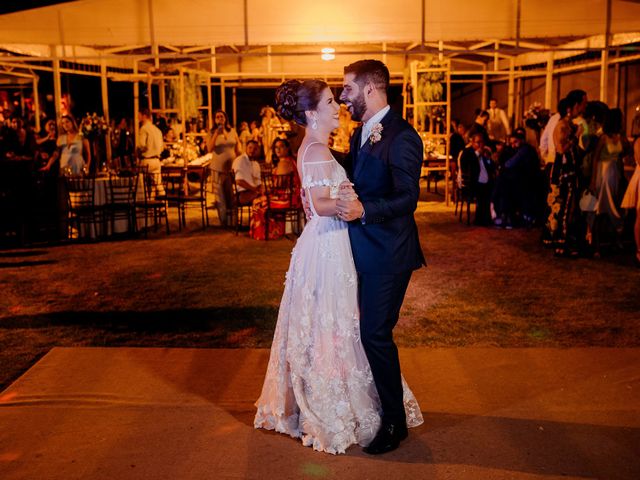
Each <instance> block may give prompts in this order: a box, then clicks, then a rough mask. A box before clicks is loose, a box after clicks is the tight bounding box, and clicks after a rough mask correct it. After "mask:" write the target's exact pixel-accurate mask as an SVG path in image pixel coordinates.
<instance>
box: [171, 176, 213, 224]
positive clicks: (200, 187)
mask: <svg viewBox="0 0 640 480" xmlns="http://www.w3.org/2000/svg"><path fill="white" fill-rule="evenodd" d="M208 177H209V167H204V166H192V167H187V169H186V187H185V188H186V192H185V194H184V195H183V196H182V198H180V199H179V200H178V203H179V205H180V207H181V211H182V221H183V223H184V225H185V226H186V209H187V205H189V204H190V203H191V204H194V203H195V204H198V205H200V211H201V214H202V228H203V229H204V228H206V227H208V226H209V211H208V210H207V179H208Z"/></svg>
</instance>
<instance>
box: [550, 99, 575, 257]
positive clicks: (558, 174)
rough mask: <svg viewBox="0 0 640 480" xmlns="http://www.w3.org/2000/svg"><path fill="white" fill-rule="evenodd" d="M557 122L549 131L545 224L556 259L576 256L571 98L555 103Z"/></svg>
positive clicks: (573, 130)
mask: <svg viewBox="0 0 640 480" xmlns="http://www.w3.org/2000/svg"><path fill="white" fill-rule="evenodd" d="M558 112H560V113H561V115H562V116H561V118H560V120H559V121H558V123H557V125H556V128H555V130H554V131H553V143H554V150H555V155H556V158H555V161H554V163H553V167H552V169H551V192H550V193H549V196H548V202H549V205H550V209H551V213H550V215H549V217H548V220H547V223H546V229H547V233H546V235H547V237H546V240H545V241H546V242H547V243H550V244H552V245H554V246H555V254H556V255H557V256H565V255H566V256H570V257H577V256H578V242H579V233H578V228H577V227H578V218H579V216H578V215H577V212H578V207H577V204H578V161H577V155H578V139H577V130H578V128H577V126H576V125H575V124H574V123H573V119H574V118H575V116H576V115H577V114H578V100H577V98H576V97H575V96H573V97H569V96H567V98H564V99H562V100H560V102H558Z"/></svg>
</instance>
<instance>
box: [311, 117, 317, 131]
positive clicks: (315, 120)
mask: <svg viewBox="0 0 640 480" xmlns="http://www.w3.org/2000/svg"><path fill="white" fill-rule="evenodd" d="M311 128H312V129H314V130H317V129H318V119H317V118H314V119H313V123H312V124H311Z"/></svg>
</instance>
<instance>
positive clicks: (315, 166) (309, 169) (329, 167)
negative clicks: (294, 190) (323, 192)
mask: <svg viewBox="0 0 640 480" xmlns="http://www.w3.org/2000/svg"><path fill="white" fill-rule="evenodd" d="M335 168H336V162H335V161H333V160H327V161H321V162H305V163H303V165H302V172H303V177H302V188H312V187H332V186H335V185H334V184H335V178H336V175H335Z"/></svg>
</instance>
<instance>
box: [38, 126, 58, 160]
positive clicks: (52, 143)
mask: <svg viewBox="0 0 640 480" xmlns="http://www.w3.org/2000/svg"><path fill="white" fill-rule="evenodd" d="M57 139H58V129H57V127H56V122H55V121H54V120H49V121H48V122H47V123H46V124H45V126H44V135H42V136H41V137H40V138H37V139H36V145H37V147H36V168H38V169H40V168H42V167H44V166H46V165H47V164H48V163H49V160H51V159H52V158H53V164H56V163H55V161H56V158H58V155H59V152H58V145H57ZM56 165H57V164H56Z"/></svg>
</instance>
